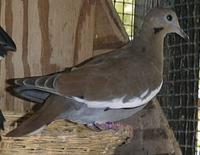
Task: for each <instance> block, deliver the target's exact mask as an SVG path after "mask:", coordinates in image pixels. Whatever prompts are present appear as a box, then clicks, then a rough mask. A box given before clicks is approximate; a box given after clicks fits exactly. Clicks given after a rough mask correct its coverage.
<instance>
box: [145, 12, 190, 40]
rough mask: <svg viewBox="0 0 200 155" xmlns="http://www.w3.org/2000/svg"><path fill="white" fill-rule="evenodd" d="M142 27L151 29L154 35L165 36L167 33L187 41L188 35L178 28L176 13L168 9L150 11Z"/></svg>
mask: <svg viewBox="0 0 200 155" xmlns="http://www.w3.org/2000/svg"><path fill="white" fill-rule="evenodd" d="M143 26H145V27H146V28H148V29H152V30H153V33H155V34H162V35H163V36H165V35H166V34H168V33H177V34H178V35H180V36H181V37H183V38H184V39H188V35H187V34H186V33H185V32H184V31H183V30H182V29H181V28H180V25H179V22H178V18H177V16H176V13H175V12H174V11H172V10H170V9H164V8H153V9H151V10H150V12H149V13H148V14H147V16H146V17H145V19H144V24H143Z"/></svg>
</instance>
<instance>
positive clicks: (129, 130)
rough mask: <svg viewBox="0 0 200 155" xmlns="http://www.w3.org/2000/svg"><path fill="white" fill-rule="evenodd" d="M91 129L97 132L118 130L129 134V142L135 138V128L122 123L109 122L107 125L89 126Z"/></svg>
mask: <svg viewBox="0 0 200 155" xmlns="http://www.w3.org/2000/svg"><path fill="white" fill-rule="evenodd" d="M88 127H89V128H91V129H93V130H96V131H102V130H116V131H119V130H120V131H122V132H127V133H128V138H127V142H129V141H130V139H132V138H133V126H131V125H127V124H123V123H121V122H107V123H102V124H100V123H94V124H92V125H91V124H90V125H88Z"/></svg>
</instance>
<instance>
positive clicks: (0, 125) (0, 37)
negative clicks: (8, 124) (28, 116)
mask: <svg viewBox="0 0 200 155" xmlns="http://www.w3.org/2000/svg"><path fill="white" fill-rule="evenodd" d="M8 51H16V45H15V43H14V41H13V40H12V38H11V37H10V36H9V35H8V34H7V33H6V32H5V31H4V30H3V28H2V27H1V26H0V60H2V59H3V58H4V57H5V55H6V54H7V52H8ZM4 121H5V118H4V116H3V113H2V112H1V110H0V130H4Z"/></svg>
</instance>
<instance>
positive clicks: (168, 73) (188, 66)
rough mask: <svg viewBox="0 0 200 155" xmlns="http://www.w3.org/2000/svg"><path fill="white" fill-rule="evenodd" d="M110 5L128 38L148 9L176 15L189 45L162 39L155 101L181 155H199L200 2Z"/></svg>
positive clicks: (126, 0)
mask: <svg viewBox="0 0 200 155" xmlns="http://www.w3.org/2000/svg"><path fill="white" fill-rule="evenodd" d="M113 3H114V6H115V7H116V9H117V11H118V13H119V16H120V18H121V19H122V21H123V22H124V26H125V28H126V30H127V32H128V34H129V36H130V37H131V38H133V35H134V31H138V27H140V26H141V24H140V22H141V21H142V19H143V18H144V15H145V14H146V13H147V12H148V11H149V10H150V8H152V7H154V6H158V5H159V6H162V7H166V8H171V9H172V10H174V11H175V12H176V13H177V16H178V18H179V23H180V26H181V28H183V29H184V31H185V32H186V33H187V34H188V35H189V37H190V41H189V42H188V41H184V40H183V39H181V38H180V37H178V36H177V35H168V37H167V38H166V39H165V46H164V56H165V59H164V82H163V87H162V89H161V91H160V93H159V95H158V99H159V101H160V103H161V106H162V107H163V111H164V113H165V114H166V116H167V118H168V121H169V124H170V126H171V127H172V129H173V131H174V134H175V136H176V138H177V140H178V142H179V144H180V147H181V149H182V152H183V154H184V155H194V154H197V155H200V131H199V130H200V123H199V119H198V113H199V117H200V112H199V111H198V87H199V69H200V68H199V62H200V61H199V60H200V55H199V53H200V49H199V47H200V0H162V1H161V0H113ZM127 8H128V9H127ZM129 8H132V9H129ZM127 10H128V11H127ZM134 16H135V19H134ZM136 18H137V19H136ZM134 21H135V23H134ZM198 124H199V125H198ZM197 126H198V128H199V129H198V128H197Z"/></svg>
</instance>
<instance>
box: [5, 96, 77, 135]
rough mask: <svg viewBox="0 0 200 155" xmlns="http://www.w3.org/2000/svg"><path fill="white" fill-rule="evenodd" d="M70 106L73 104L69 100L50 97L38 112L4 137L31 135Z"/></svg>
mask: <svg viewBox="0 0 200 155" xmlns="http://www.w3.org/2000/svg"><path fill="white" fill-rule="evenodd" d="M58 104H59V105H58ZM72 106H73V104H71V101H70V100H69V101H68V100H67V99H66V98H64V97H58V96H56V95H52V96H50V97H49V98H48V100H47V101H46V102H45V104H44V105H43V106H42V107H41V109H40V110H39V111H37V112H36V113H34V114H33V115H32V117H31V118H29V119H27V120H25V121H24V122H23V123H22V124H21V125H19V127H17V128H16V129H14V130H12V131H11V132H9V133H8V134H7V135H6V136H7V137H20V136H24V135H27V134H30V133H33V132H34V131H36V130H38V129H40V128H41V127H43V126H45V125H48V124H49V123H51V122H52V121H54V120H55V119H56V118H58V117H59V116H60V114H62V113H63V112H66V111H67V109H70V107H72Z"/></svg>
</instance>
